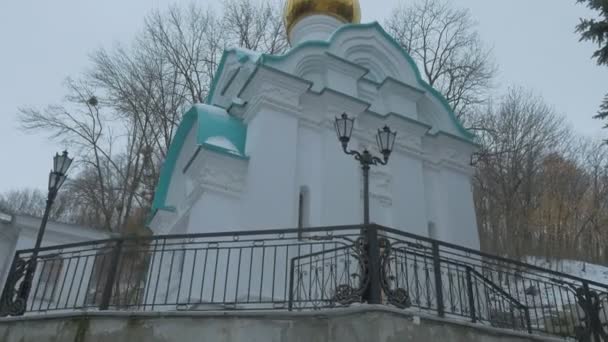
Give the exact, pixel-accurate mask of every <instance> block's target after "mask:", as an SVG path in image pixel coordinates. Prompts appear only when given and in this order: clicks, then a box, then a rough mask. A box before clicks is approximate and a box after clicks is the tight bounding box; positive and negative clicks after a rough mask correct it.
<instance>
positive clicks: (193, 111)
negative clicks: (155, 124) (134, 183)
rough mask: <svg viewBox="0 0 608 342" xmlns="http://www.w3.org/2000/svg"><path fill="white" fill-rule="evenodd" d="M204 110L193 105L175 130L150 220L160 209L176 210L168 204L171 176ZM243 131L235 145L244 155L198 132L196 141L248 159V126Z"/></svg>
mask: <svg viewBox="0 0 608 342" xmlns="http://www.w3.org/2000/svg"><path fill="white" fill-rule="evenodd" d="M218 108H219V107H218ZM203 110H204V109H202V108H200V107H198V106H197V105H194V106H192V108H190V109H189V110H188V111H187V112H186V114H184V116H183V118H182V121H181V123H180V125H179V127H178V128H177V131H176V132H175V136H174V137H173V141H172V142H171V145H170V146H169V150H168V151H167V157H166V158H165V162H164V163H163V166H162V167H161V171H160V177H159V180H158V184H157V185H156V192H155V193H154V200H153V201H152V215H151V217H150V219H149V221H151V220H152V218H153V217H154V215H156V212H157V211H159V210H167V211H175V208H174V207H170V206H166V200H167V194H168V192H169V186H170V184H171V177H172V175H173V172H174V171H175V167H176V164H177V160H178V158H179V154H180V152H181V150H182V148H183V146H184V143H185V142H186V138H187V137H188V134H189V133H190V131H191V130H192V128H193V127H194V124H195V122H196V121H197V120H198V118H199V116H200V115H201V114H203V112H202V111H203ZM210 115H214V114H210ZM230 119H232V120H238V119H236V118H232V117H230ZM202 124H203V123H202V122H201V125H202ZM243 131H244V134H243V137H242V139H241V141H238V142H237V144H235V146H236V147H237V148H238V149H239V152H240V153H242V155H238V154H235V153H233V152H231V151H229V150H228V149H225V148H223V147H219V146H215V145H211V144H208V143H205V142H204V141H200V137H199V136H198V134H197V139H196V141H197V144H199V145H200V146H202V147H203V148H205V149H207V150H210V151H213V152H216V153H220V154H225V155H227V156H229V157H232V158H237V159H244V160H248V159H249V157H247V156H245V155H244V148H245V140H246V134H247V130H246V128H243ZM233 143H234V142H233ZM149 221H148V222H149Z"/></svg>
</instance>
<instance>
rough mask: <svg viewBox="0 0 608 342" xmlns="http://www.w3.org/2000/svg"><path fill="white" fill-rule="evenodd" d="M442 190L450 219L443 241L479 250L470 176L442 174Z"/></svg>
mask: <svg viewBox="0 0 608 342" xmlns="http://www.w3.org/2000/svg"><path fill="white" fill-rule="evenodd" d="M441 184H442V186H443V188H442V189H441V192H442V194H441V195H442V197H443V204H444V206H445V207H444V210H445V213H444V215H445V217H449V222H447V223H448V224H447V225H446V226H445V227H444V230H443V236H444V237H442V240H445V241H448V242H451V243H454V244H457V245H461V246H465V247H470V248H475V249H479V234H478V231H477V222H476V217H475V208H474V204H473V191H472V189H471V181H470V176H469V175H467V174H464V173H461V172H458V171H455V170H451V169H444V170H442V172H441Z"/></svg>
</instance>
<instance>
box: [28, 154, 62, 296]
mask: <svg viewBox="0 0 608 342" xmlns="http://www.w3.org/2000/svg"><path fill="white" fill-rule="evenodd" d="M72 161H73V159H71V158H70V157H68V151H63V153H62V154H59V153H57V154H55V157H54V158H53V169H52V170H51V172H50V173H49V192H48V196H47V199H46V207H45V209H44V216H42V222H41V223H40V229H39V230H38V236H37V237H36V244H35V245H34V250H33V252H32V256H31V258H30V260H29V262H28V266H27V271H26V274H25V279H24V280H23V284H22V286H21V290H20V292H21V293H20V298H21V299H22V300H24V301H25V303H27V299H28V297H29V294H30V290H31V288H32V281H33V279H34V274H35V273H36V264H37V259H38V250H39V249H40V245H41V244H42V238H43V237H44V231H45V229H46V223H47V221H48V219H49V214H50V212H51V207H52V206H53V202H54V201H55V198H56V197H57V193H58V192H59V189H60V188H61V186H62V185H63V183H64V182H65V180H66V178H67V175H66V174H67V172H68V169H69V168H70V165H71V164H72Z"/></svg>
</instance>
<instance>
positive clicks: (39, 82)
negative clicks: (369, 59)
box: [0, 0, 608, 192]
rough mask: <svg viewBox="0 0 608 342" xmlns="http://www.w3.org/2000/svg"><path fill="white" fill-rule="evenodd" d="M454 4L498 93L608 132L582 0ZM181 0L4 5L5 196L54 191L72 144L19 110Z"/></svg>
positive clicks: (371, 14) (373, 7)
mask: <svg viewBox="0 0 608 342" xmlns="http://www.w3.org/2000/svg"><path fill="white" fill-rule="evenodd" d="M195 1H201V2H202V3H209V4H212V3H217V2H218V0H207V1H203V0H195ZM407 1H410V0H361V7H362V12H363V22H369V21H379V22H382V21H383V20H384V18H385V17H386V16H387V15H388V12H389V11H390V9H391V8H392V7H394V6H396V5H397V4H399V3H407ZM450 1H451V2H453V3H454V5H455V6H458V7H466V8H469V9H470V10H471V13H472V15H473V17H474V18H475V19H476V20H477V21H478V23H479V27H478V29H479V32H480V34H481V36H482V39H483V40H484V41H485V42H486V43H487V44H488V45H489V46H491V47H492V48H493V50H494V55H495V58H496V62H497V63H498V65H499V68H500V74H499V77H498V84H497V85H498V89H497V91H500V90H502V89H504V88H506V87H508V86H509V85H522V86H525V87H529V88H532V89H534V90H536V91H537V92H538V93H539V94H541V95H542V96H543V97H544V98H545V100H546V101H547V102H548V103H550V104H552V105H553V106H554V107H555V108H556V109H557V111H558V112H559V113H562V114H563V115H565V116H566V117H567V118H568V121H569V122H570V124H571V125H572V126H573V128H574V129H575V130H576V131H577V132H579V133H580V134H585V135H589V136H594V137H600V136H602V135H608V130H606V131H603V132H602V131H601V130H600V129H599V127H600V126H601V123H600V122H598V121H597V120H592V119H591V116H592V115H593V114H594V113H595V112H596V111H597V108H598V105H599V103H600V101H601V99H602V97H603V95H604V94H605V93H606V92H608V82H607V80H608V68H605V67H604V68H601V67H598V66H596V65H595V63H594V62H593V61H592V60H591V59H590V56H591V54H592V51H593V48H594V46H593V45H591V44H585V43H579V42H578V37H577V35H576V34H575V33H574V32H573V31H574V26H575V25H576V23H577V22H578V18H579V17H581V16H589V15H591V12H589V11H588V10H587V9H586V8H584V7H583V6H580V5H576V4H575V0H509V1H496V0H450ZM175 2H176V0H103V1H100V0H97V1H93V0H53V1H49V0H0V155H1V156H2V160H0V192H5V191H8V190H11V189H17V188H22V187H35V188H40V189H44V188H45V187H46V182H47V172H48V170H49V169H50V168H51V157H52V155H54V153H55V152H56V151H60V150H62V149H63V148H64V146H60V145H58V144H56V143H54V142H51V141H49V140H47V139H46V137H45V136H44V135H43V134H40V135H31V134H25V133H23V132H21V131H20V130H19V128H18V124H17V121H16V113H17V108H18V107H21V106H39V107H42V106H45V105H47V104H53V103H58V102H59V101H61V99H62V97H63V95H64V94H65V93H64V90H63V88H62V82H63V80H64V79H65V78H66V77H67V76H70V75H77V74H78V73H79V72H81V71H82V70H85V69H86V68H87V67H88V65H89V63H88V53H89V52H91V51H92V50H94V49H96V48H98V47H102V46H106V47H107V46H111V45H112V44H113V43H114V42H128V41H129V39H130V38H131V37H133V35H134V34H135V33H136V32H137V31H138V30H140V29H141V27H142V20H143V17H144V15H145V14H146V13H147V12H148V11H149V10H151V9H153V8H159V7H160V8H165V7H167V6H168V5H170V4H172V3H175ZM184 2H186V1H184ZM188 2H189V0H188ZM380 3H381V5H380Z"/></svg>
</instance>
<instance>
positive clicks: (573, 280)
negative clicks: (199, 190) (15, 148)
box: [0, 225, 608, 341]
mask: <svg viewBox="0 0 608 342" xmlns="http://www.w3.org/2000/svg"><path fill="white" fill-rule="evenodd" d="M32 253H33V250H21V251H18V252H17V253H16V255H15V258H14V261H13V264H12V267H11V270H10V273H9V275H8V277H7V281H6V284H5V287H4V290H3V292H2V296H1V297H0V316H8V315H13V316H15V315H23V314H37V313H41V312H50V311H73V310H82V309H87V310H108V309H111V310H131V311H152V310H248V309H255V310H280V309H283V310H319V309H329V308H334V307H340V306H348V305H352V304H354V303H361V302H372V303H375V304H385V305H390V306H394V307H397V308H402V309H408V310H411V311H417V312H421V313H425V314H431V315H438V316H441V317H446V318H449V319H464V320H469V321H472V322H475V323H480V324H486V325H491V326H494V327H498V328H506V329H512V330H519V331H522V332H529V333H539V334H550V335H556V336H562V337H566V338H575V339H578V340H580V341H593V340H595V341H608V325H607V322H608V320H607V317H608V287H607V286H605V285H603V284H599V283H596V282H593V281H589V280H585V279H581V278H577V277H574V276H570V275H567V274H563V273H559V272H554V271H551V270H548V269H544V268H540V267H536V266H533V265H529V264H525V263H522V262H517V261H514V260H509V259H505V258H500V257H496V256H492V255H488V254H484V253H480V252H478V251H475V250H472V249H467V248H463V247H460V246H456V245H453V244H448V243H444V242H440V241H436V240H432V239H428V238H425V237H421V236H417V235H413V234H409V233H406V232H403V231H400V230H396V229H391V228H385V227H380V226H376V225H370V226H341V227H323V228H309V229H306V230H305V233H303V234H302V231H301V230H298V229H290V230H263V231H244V232H243V231H242V232H223V233H209V234H193V235H168V236H152V237H145V238H124V239H109V240H101V241H92V242H86V243H77V244H68V245H60V246H53V247H45V248H42V249H40V250H39V253H38V257H37V258H36V260H32ZM34 262H35V263H36V268H35V270H36V272H35V275H34V277H33V279H32V283H31V284H26V281H25V280H26V277H25V274H26V270H27V268H28V267H31V266H32V263H34ZM28 286H29V288H30V289H29V291H25V289H26V288H27V287H28ZM376 290H378V291H380V294H376V295H373V294H370V292H371V291H376ZM25 293H29V296H27V298H26V296H24V294H25ZM371 298H381V300H380V302H379V303H376V302H375V301H376V300H375V299H374V300H371Z"/></svg>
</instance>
